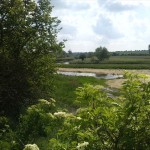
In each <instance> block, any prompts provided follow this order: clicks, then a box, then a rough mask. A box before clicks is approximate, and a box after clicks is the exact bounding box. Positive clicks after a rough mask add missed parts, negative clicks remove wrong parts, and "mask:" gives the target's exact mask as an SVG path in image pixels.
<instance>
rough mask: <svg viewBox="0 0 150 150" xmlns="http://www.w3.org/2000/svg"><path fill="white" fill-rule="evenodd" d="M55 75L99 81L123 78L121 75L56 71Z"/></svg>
mask: <svg viewBox="0 0 150 150" xmlns="http://www.w3.org/2000/svg"><path fill="white" fill-rule="evenodd" d="M57 73H58V74H62V75H66V76H85V77H95V78H100V79H118V78H123V75H116V74H96V73H83V72H62V71H58V72H57Z"/></svg>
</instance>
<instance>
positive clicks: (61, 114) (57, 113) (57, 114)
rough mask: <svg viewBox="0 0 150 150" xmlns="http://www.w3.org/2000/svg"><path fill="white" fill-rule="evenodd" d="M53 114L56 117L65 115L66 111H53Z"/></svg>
mask: <svg viewBox="0 0 150 150" xmlns="http://www.w3.org/2000/svg"><path fill="white" fill-rule="evenodd" d="M54 116H57V117H66V112H61V111H60V112H55V113H54Z"/></svg>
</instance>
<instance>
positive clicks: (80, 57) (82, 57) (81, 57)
mask: <svg viewBox="0 0 150 150" xmlns="http://www.w3.org/2000/svg"><path fill="white" fill-rule="evenodd" d="M85 58H86V55H85V54H84V53H81V54H80V55H79V59H82V61H83V60H84V59H85Z"/></svg>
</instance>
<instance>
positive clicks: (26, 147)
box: [23, 144, 39, 150]
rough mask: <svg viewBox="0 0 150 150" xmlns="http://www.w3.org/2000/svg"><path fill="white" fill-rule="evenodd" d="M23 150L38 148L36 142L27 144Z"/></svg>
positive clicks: (36, 149) (35, 149) (37, 149)
mask: <svg viewBox="0 0 150 150" xmlns="http://www.w3.org/2000/svg"><path fill="white" fill-rule="evenodd" d="M23 150H39V148H38V146H37V145H36V144H27V145H25V148H24V149H23Z"/></svg>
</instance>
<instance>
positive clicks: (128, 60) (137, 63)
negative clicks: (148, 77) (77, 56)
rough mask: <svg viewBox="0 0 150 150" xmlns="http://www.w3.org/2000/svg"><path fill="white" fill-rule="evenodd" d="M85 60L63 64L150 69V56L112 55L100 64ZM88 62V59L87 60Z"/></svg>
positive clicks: (70, 65)
mask: <svg viewBox="0 0 150 150" xmlns="http://www.w3.org/2000/svg"><path fill="white" fill-rule="evenodd" d="M86 61H87V60H85V62H84V61H83V63H81V64H78V63H77V64H62V65H61V66H60V67H64V68H94V69H150V56H112V57H110V58H109V60H105V61H102V62H101V63H99V64H91V63H86ZM87 62H88V61H87Z"/></svg>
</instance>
